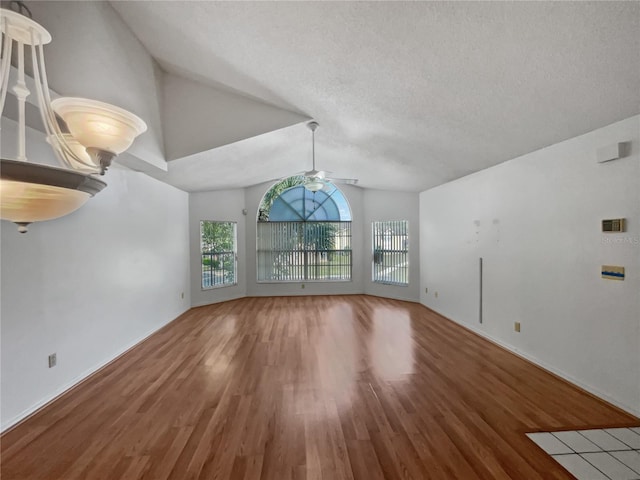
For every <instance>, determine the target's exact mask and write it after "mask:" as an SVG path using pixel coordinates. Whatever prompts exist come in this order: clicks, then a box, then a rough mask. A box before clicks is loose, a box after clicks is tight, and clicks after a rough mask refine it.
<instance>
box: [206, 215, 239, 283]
mask: <svg viewBox="0 0 640 480" xmlns="http://www.w3.org/2000/svg"><path fill="white" fill-rule="evenodd" d="M200 252H201V256H202V288H203V289H205V288H214V287H221V286H225V285H235V284H236V281H237V278H236V270H237V268H236V264H237V255H236V223H235V222H214V221H210V220H202V221H201V222H200Z"/></svg>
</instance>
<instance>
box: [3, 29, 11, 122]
mask: <svg viewBox="0 0 640 480" xmlns="http://www.w3.org/2000/svg"><path fill="white" fill-rule="evenodd" d="M2 23H3V30H4V31H5V32H6V31H7V26H8V24H7V19H6V17H2ZM2 37H3V40H4V44H3V46H2V64H1V65H0V68H1V69H2V79H1V80H0V81H1V82H2V83H1V84H0V111H2V110H4V101H5V99H6V98H7V89H8V86H9V71H10V70H11V69H10V68H9V66H10V65H11V49H12V47H13V40H12V39H11V38H10V37H9V35H6V34H5V35H3V36H2Z"/></svg>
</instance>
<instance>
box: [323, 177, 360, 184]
mask: <svg viewBox="0 0 640 480" xmlns="http://www.w3.org/2000/svg"><path fill="white" fill-rule="evenodd" d="M325 180H327V181H329V182H332V183H342V184H343V185H356V184H357V183H358V179H357V178H325Z"/></svg>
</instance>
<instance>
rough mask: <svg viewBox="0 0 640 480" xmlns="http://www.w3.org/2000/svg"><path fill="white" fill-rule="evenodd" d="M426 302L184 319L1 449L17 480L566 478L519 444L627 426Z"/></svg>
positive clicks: (318, 300) (307, 304) (240, 311)
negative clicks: (551, 433)
mask: <svg viewBox="0 0 640 480" xmlns="http://www.w3.org/2000/svg"><path fill="white" fill-rule="evenodd" d="M631 425H638V419H636V418H634V417H632V416H630V415H627V414H625V413H623V412H621V411H620V410H618V409H616V408H613V407H611V406H609V405H607V404H606V403H604V402H602V401H600V400H597V399H595V398H594V397H592V396H590V395H588V394H586V393H585V392H583V391H581V390H579V389H577V388H575V387H573V386H571V385H570V384H568V383H566V382H563V381H561V380H559V379H558V378H556V377H554V376H552V375H550V374H548V373H546V372H544V371H543V370H541V369H539V368H537V367H535V366H533V365H531V364H529V363H527V362H525V361H524V360H522V359H520V358H518V357H516V356H514V355H512V354H510V353H508V352H506V351H505V350H502V349H501V348H498V347H496V346H495V345H493V344H491V343H489V342H487V341H485V340H483V339H481V338H480V337H478V336H476V335H474V334H472V333H470V332H469V331H467V330H465V329H463V328H461V327H460V326H458V325H456V324H454V323H452V322H450V321H448V320H445V319H443V318H442V317H440V316H438V315H437V314H435V313H433V312H431V311H429V310H428V309H426V308H424V307H423V306H421V305H418V304H412V303H407V302H400V301H394V300H388V299H382V298H376V297H369V296H362V295H356V296H334V297H280V298H247V299H242V300H236V301H231V302H226V303H223V304H218V305H213V306H208V307H201V308H196V309H192V310H190V311H189V312H187V313H186V314H184V315H183V316H181V317H180V318H179V319H177V320H176V321H174V322H173V323H171V324H170V325H168V326H167V327H165V328H164V329H162V330H161V331H159V332H158V333H157V334H155V335H153V336H152V337H151V338H149V339H148V340H147V341H145V342H144V343H142V344H140V345H139V346H137V347H136V348H134V349H133V350H131V351H130V352H129V353H127V354H126V355H124V356H123V357H121V358H120V359H118V360H117V361H115V362H114V363H112V364H110V365H109V366H107V367H106V368H104V369H103V370H102V371H100V372H99V373H98V374H96V375H94V376H93V377H91V378H90V379H89V380H88V381H86V382H84V383H83V384H81V385H80V386H79V387H77V388H75V389H74V390H72V391H71V392H69V393H68V394H66V395H64V396H63V397H61V398H60V399H59V400H57V401H56V402H54V403H52V404H51V405H49V406H48V407H47V408H45V409H44V410H42V411H40V412H39V413H38V414H36V415H34V416H33V417H32V418H30V419H29V420H27V421H26V422H24V423H22V424H21V425H19V426H18V427H16V428H15V429H13V430H11V431H9V432H7V433H6V434H5V435H3V436H2V439H1V440H2V445H1V454H2V457H1V461H2V465H1V473H2V479H3V480H10V479H20V480H25V479H29V480H31V479H47V480H49V479H64V480H71V479H81V478H82V479H91V480H93V479H152V480H160V479H196V478H201V479H234V480H235V479H237V480H244V479H273V480H298V479H309V480H311V479H327V480H341V479H362V480H377V479H392V480H396V479H447V480H450V479H463V480H474V479H487V480H489V479H491V480H494V479H517V480H549V479H570V478H572V477H571V476H570V475H569V474H568V473H567V472H565V471H564V470H563V469H562V468H561V467H560V466H559V465H558V464H557V463H556V462H554V461H553V459H551V458H550V457H548V456H547V455H546V454H545V453H544V452H542V450H540V449H538V447H537V446H535V445H534V444H533V443H532V442H531V441H530V440H528V439H527V438H526V437H525V435H524V432H530V431H536V430H544V431H548V430H558V429H569V430H572V429H579V428H584V427H588V426H594V427H600V426H631Z"/></svg>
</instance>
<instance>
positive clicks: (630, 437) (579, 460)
mask: <svg viewBox="0 0 640 480" xmlns="http://www.w3.org/2000/svg"><path fill="white" fill-rule="evenodd" d="M527 437H529V438H530V439H531V440H532V441H533V442H535V443H536V444H537V445H538V446H539V447H540V448H541V449H542V450H544V451H545V452H547V453H548V454H549V455H551V456H552V457H553V458H554V460H555V461H556V462H558V463H559V464H560V465H562V466H563V467H564V468H565V469H566V470H567V471H568V472H569V473H571V474H572V475H573V476H574V477H576V478H577V479H578V480H640V427H634V428H607V429H602V430H575V431H570V432H539V433H527Z"/></svg>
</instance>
